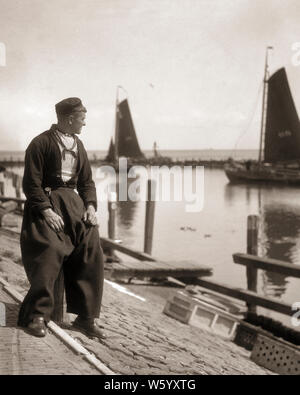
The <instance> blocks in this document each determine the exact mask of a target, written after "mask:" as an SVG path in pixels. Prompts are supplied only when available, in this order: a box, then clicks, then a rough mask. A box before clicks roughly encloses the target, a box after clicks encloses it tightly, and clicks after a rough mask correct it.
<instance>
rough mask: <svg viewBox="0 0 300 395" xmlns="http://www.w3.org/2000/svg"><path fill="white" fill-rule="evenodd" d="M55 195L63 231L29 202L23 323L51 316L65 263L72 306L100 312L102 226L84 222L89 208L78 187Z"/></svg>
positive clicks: (24, 238)
mask: <svg viewBox="0 0 300 395" xmlns="http://www.w3.org/2000/svg"><path fill="white" fill-rule="evenodd" d="M50 200H51V203H52V206H53V209H54V211H55V212H56V213H57V214H59V215H60V216H61V217H62V218H63V220H64V224H65V226H64V231H63V232H59V233H56V232H55V231H54V230H52V228H51V227H50V226H49V225H48V224H47V222H46V220H45V219H44V218H43V216H42V214H41V213H38V212H35V211H34V210H32V209H30V208H29V207H28V205H27V204H25V207H24V217H23V224H22V231H21V252H22V260H23V264H24V268H25V271H26V274H27V277H28V279H29V282H30V289H29V292H28V294H27V295H26V297H25V299H24V301H23V303H22V305H21V308H20V312H19V320H18V325H20V326H26V325H27V324H28V323H29V322H30V321H31V320H32V319H33V318H34V317H35V316H43V317H44V319H45V321H46V322H48V321H50V317H51V314H52V312H53V307H54V295H53V293H54V284H55V281H56V279H57V277H58V275H59V273H60V270H61V269H62V268H63V271H64V278H65V289H66V300H67V311H68V312H69V313H73V314H78V315H81V316H84V317H87V318H98V317H99V314H100V307H101V299H102V291H103V280H104V264H103V253H102V249H101V246H100V239H99V233H98V228H97V227H95V226H87V225H85V223H84V222H83V220H82V218H83V214H84V211H85V207H84V204H83V201H82V199H81V198H80V197H79V195H78V194H77V193H76V192H75V191H74V190H73V189H70V188H58V189H56V190H53V191H52V192H51V196H50Z"/></svg>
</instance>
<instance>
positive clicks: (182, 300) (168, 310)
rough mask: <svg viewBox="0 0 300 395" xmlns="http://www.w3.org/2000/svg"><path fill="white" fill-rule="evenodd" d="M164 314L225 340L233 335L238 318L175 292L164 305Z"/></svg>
mask: <svg viewBox="0 0 300 395" xmlns="http://www.w3.org/2000/svg"><path fill="white" fill-rule="evenodd" d="M164 313H165V314H167V315H169V316H171V317H173V318H175V319H177V320H179V321H181V322H183V323H186V324H189V325H191V326H195V327H198V328H202V329H209V330H211V331H213V332H214V333H217V334H219V335H221V336H223V337H226V338H232V337H233V336H234V334H235V331H236V328H237V324H238V322H239V319H238V317H236V316H233V315H232V314H229V313H226V312H224V311H223V310H221V309H218V308H216V307H214V306H212V305H210V304H208V303H205V302H202V301H199V300H197V299H193V298H191V297H190V296H188V295H185V294H183V293H182V292H177V293H176V294H175V295H174V296H173V297H172V298H171V299H169V300H168V301H167V303H166V305H165V308H164Z"/></svg>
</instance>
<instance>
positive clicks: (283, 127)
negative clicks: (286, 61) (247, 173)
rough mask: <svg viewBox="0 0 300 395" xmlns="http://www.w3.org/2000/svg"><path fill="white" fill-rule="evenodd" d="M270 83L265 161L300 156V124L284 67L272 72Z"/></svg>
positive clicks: (294, 158)
mask: <svg viewBox="0 0 300 395" xmlns="http://www.w3.org/2000/svg"><path fill="white" fill-rule="evenodd" d="M268 85H269V88H268V106H267V119H266V132H265V149H264V161H265V162H267V163H274V162H284V161H292V160H297V159H300V124H299V118H298V114H297V110H296V107H295V104H294V100H293V97H292V94H291V91H290V87H289V83H288V79H287V75H286V71H285V69H284V68H282V69H280V70H278V71H277V72H276V73H275V74H273V75H272V77H271V78H270V79H269V84H268Z"/></svg>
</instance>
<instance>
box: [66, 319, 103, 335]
mask: <svg viewBox="0 0 300 395" xmlns="http://www.w3.org/2000/svg"><path fill="white" fill-rule="evenodd" d="M73 327H74V328H76V329H79V330H80V331H81V332H83V333H84V334H85V335H87V336H90V337H97V338H98V339H101V340H104V339H106V335H105V334H104V333H103V332H102V331H101V329H100V328H99V327H98V326H97V325H96V324H95V322H94V320H86V319H83V318H80V317H77V318H76V319H75V321H74V322H73Z"/></svg>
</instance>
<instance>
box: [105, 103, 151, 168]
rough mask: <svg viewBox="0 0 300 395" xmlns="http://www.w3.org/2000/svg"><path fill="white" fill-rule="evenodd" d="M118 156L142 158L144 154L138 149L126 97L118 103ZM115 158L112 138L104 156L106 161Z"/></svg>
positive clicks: (111, 160)
mask: <svg viewBox="0 0 300 395" xmlns="http://www.w3.org/2000/svg"><path fill="white" fill-rule="evenodd" d="M117 116H118V117H119V118H118V130H117V133H118V155H117V156H118V158H119V157H120V156H124V157H126V158H134V159H143V158H144V157H145V156H144V154H143V152H142V151H141V149H140V146H139V143H138V139H137V137H136V133H135V129H134V125H133V121H132V117H131V113H130V109H129V105H128V101H127V99H125V100H123V101H122V102H121V103H119V105H118V111H117ZM114 159H115V145H114V143H113V140H111V141H110V145H109V150H108V154H107V156H106V158H105V160H106V161H108V162H113V161H114Z"/></svg>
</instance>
